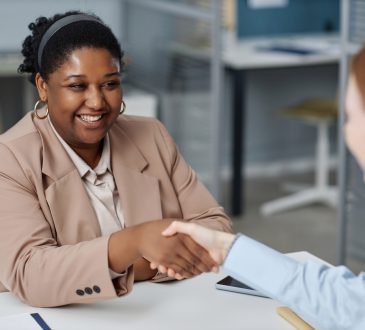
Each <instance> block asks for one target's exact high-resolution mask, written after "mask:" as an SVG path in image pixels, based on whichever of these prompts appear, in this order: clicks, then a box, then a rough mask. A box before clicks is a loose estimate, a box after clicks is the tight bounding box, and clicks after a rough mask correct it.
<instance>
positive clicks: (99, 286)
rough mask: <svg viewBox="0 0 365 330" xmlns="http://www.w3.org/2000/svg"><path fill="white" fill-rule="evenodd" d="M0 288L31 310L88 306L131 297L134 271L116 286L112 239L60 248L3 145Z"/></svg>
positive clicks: (27, 182)
mask: <svg viewBox="0 0 365 330" xmlns="http://www.w3.org/2000/svg"><path fill="white" fill-rule="evenodd" d="M0 155H1V162H0V282H1V283H2V284H3V286H5V287H6V289H8V290H9V291H11V292H13V293H14V294H15V295H17V296H18V297H19V298H20V299H21V300H22V301H24V302H25V303H27V304H30V305H33V306H38V307H52V306H60V305H66V304H71V303H89V302H93V301H96V300H104V299H107V298H112V297H116V296H118V295H121V294H125V293H127V292H128V291H129V290H131V287H132V283H133V274H132V271H129V272H128V275H127V276H124V277H123V278H120V279H118V280H116V281H115V283H113V281H112V280H111V278H110V274H109V268H108V239H109V237H100V238H96V239H92V240H90V241H84V242H80V243H78V244H75V245H63V246H58V245H57V241H56V239H55V237H54V236H53V235H52V230H51V225H50V224H49V223H48V222H47V219H46V218H45V216H44V214H43V212H42V210H41V207H40V203H39V200H38V196H37V193H36V190H35V186H34V185H33V183H32V182H31V180H30V178H29V176H28V175H29V173H27V174H26V173H25V172H24V170H23V169H22V167H21V166H20V164H19V163H18V161H17V159H16V157H15V156H14V155H13V153H12V152H11V151H10V150H9V149H8V148H7V147H6V146H4V145H0Z"/></svg>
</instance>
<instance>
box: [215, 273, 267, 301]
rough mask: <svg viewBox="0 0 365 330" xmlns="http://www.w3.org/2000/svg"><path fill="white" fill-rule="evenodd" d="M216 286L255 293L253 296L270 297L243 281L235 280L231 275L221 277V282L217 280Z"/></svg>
mask: <svg viewBox="0 0 365 330" xmlns="http://www.w3.org/2000/svg"><path fill="white" fill-rule="evenodd" d="M215 287H216V289H218V290H225V291H232V292H238V293H245V294H250V295H253V296H259V297H264V298H268V297H267V296H265V295H264V294H262V293H261V292H259V291H257V290H255V289H253V288H251V287H250V286H248V285H246V284H244V283H242V282H239V281H237V280H235V279H234V278H233V277H231V276H227V277H225V278H223V279H221V280H220V281H219V282H217V283H216V284H215Z"/></svg>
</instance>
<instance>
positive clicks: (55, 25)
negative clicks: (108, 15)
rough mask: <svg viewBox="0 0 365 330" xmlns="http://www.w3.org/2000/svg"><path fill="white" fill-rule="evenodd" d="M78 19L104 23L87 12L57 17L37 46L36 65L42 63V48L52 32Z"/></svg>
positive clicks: (52, 34) (39, 65)
mask: <svg viewBox="0 0 365 330" xmlns="http://www.w3.org/2000/svg"><path fill="white" fill-rule="evenodd" d="M79 21H91V22H97V23H100V24H102V25H104V24H103V23H102V22H101V21H100V20H99V19H97V18H96V17H94V16H90V15H87V14H75V15H70V16H66V17H63V18H61V19H59V20H58V21H56V22H54V23H53V24H52V25H51V26H50V27H49V28H48V30H47V31H46V33H45V34H43V36H42V39H41V42H40V44H39V48H38V67H39V69H40V68H41V64H42V54H43V50H44V47H46V44H47V42H48V41H49V39H51V38H52V37H53V36H54V34H55V33H56V32H57V31H58V30H60V29H62V28H63V27H64V26H66V25H69V24H71V23H74V22H79Z"/></svg>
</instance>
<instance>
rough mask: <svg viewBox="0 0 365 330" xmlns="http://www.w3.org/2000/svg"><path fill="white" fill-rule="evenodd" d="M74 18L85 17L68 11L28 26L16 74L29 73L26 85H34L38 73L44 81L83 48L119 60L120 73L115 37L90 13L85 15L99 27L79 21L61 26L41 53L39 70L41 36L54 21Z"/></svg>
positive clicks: (120, 61)
mask: <svg viewBox="0 0 365 330" xmlns="http://www.w3.org/2000/svg"><path fill="white" fill-rule="evenodd" d="M76 14H84V13H82V12H80V11H68V12H66V13H64V14H56V15H54V16H53V17H50V18H46V17H43V16H40V17H38V18H37V19H36V20H35V22H32V23H30V24H29V25H28V28H29V30H31V31H32V33H31V35H29V36H27V37H26V38H25V39H24V41H23V47H22V54H23V56H24V60H23V63H22V64H20V65H19V67H18V72H19V73H30V75H29V81H30V82H31V83H32V84H33V85H35V76H36V74H37V72H39V73H40V75H41V76H42V78H43V79H44V80H45V81H47V80H48V77H49V75H50V74H51V73H52V72H54V71H55V70H57V69H58V68H59V67H60V66H61V65H62V64H63V63H65V61H67V59H68V57H69V55H70V54H71V53H72V51H74V50H76V49H79V48H82V47H91V48H104V49H107V50H108V51H109V52H110V53H111V54H112V56H113V57H114V58H116V59H118V61H119V63H120V67H121V69H122V68H123V51H122V49H121V47H120V44H119V42H118V40H117V39H116V37H115V35H114V34H113V32H112V31H111V29H110V28H109V27H107V26H106V25H104V23H102V21H101V20H100V18H99V17H97V16H95V15H94V14H89V13H88V14H87V15H91V16H93V17H95V18H97V19H98V20H100V22H101V23H102V24H100V23H98V22H95V21H78V22H74V23H72V24H69V25H66V26H64V27H63V28H62V29H60V30H59V31H57V32H56V33H55V34H54V35H53V36H52V37H51V38H50V39H49V41H48V42H47V44H46V46H45V48H44V50H43V53H42V65H41V67H39V64H38V61H37V58H38V48H39V44H40V42H41V40H42V36H43V35H44V33H45V32H46V31H47V30H48V28H49V27H50V26H51V25H52V24H53V23H54V22H56V21H57V20H59V19H61V18H63V17H66V16H69V15H76Z"/></svg>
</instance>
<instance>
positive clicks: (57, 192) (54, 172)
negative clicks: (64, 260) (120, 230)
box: [34, 119, 101, 245]
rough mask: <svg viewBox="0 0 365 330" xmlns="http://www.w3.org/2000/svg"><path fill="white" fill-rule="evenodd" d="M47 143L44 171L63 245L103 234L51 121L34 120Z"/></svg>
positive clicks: (60, 242) (58, 233)
mask: <svg viewBox="0 0 365 330" xmlns="http://www.w3.org/2000/svg"><path fill="white" fill-rule="evenodd" d="M34 124H35V126H36V127H37V129H38V131H39V132H40V135H41V138H42V144H43V164H42V173H44V174H45V175H46V176H48V177H49V178H50V180H49V182H50V184H49V186H48V187H47V188H46V190H45V195H46V200H47V203H48V206H49V208H50V211H51V214H52V218H53V221H54V225H55V227H56V232H57V241H58V242H59V244H62V245H63V244H75V243H77V242H80V241H84V240H89V239H93V238H96V237H99V236H100V235H101V231H100V226H99V222H98V220H97V218H96V215H95V212H94V209H93V207H92V205H91V202H90V200H89V197H88V195H87V192H86V190H85V187H84V185H83V182H82V179H81V177H80V175H79V172H78V171H77V169H76V167H75V166H74V164H73V162H72V161H71V159H70V158H69V156H68V155H67V153H66V151H65V150H64V148H63V147H62V145H61V143H60V141H59V140H58V139H57V137H56V135H55V134H54V132H53V130H52V128H51V126H50V124H49V122H48V120H38V119H34Z"/></svg>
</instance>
